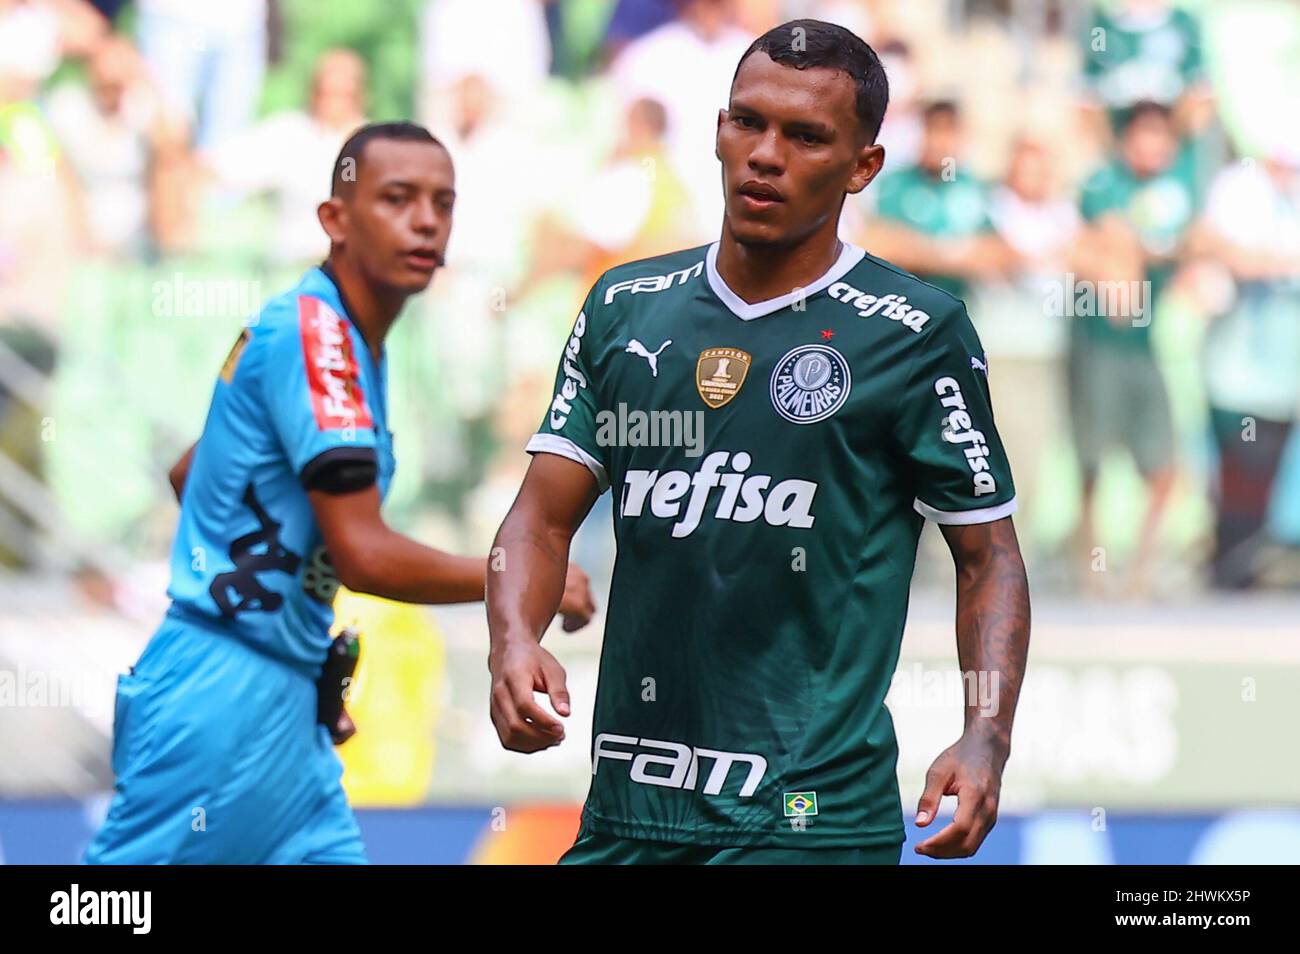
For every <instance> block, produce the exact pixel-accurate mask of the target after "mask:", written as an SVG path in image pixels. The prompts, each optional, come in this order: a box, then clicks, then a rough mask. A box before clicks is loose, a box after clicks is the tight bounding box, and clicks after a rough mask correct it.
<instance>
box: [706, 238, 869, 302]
mask: <svg viewBox="0 0 1300 954" xmlns="http://www.w3.org/2000/svg"><path fill="white" fill-rule="evenodd" d="M866 254H867V253H866V251H864V250H863V249H861V248H858V246H856V245H853V244H851V243H849V242H845V243H844V248H842V249H841V250H840V257H839V258H837V259H836V260H835V264H834V265H832V266H831V267H830V269H829V270H828V271H827V272H826V274H824V275H822V277H821V278H819V279H817V280H816V281H815V282H813V283H812V284H810V285H807V286H806V287H804V288H802V289H797V290H795V291H792V292H790V293H789V294H788V295H782V296H781V297H780V298H769V299H768V300H767V301H756V302H754V303H753V304H752V305H751V304H749V302H747V301H745V300H744V299H743V298H741V297H740V296H739V295H737V294H736V293H735V292H733V291H732V290H731V289H730V288H728V287H727V283H726V282H724V281H723V280H722V276H721V275H719V274H718V243H717V242H714V243H713V244H712V245H710V246H709V253H708V255H706V256H705V259H704V273H705V275H707V276H708V279H709V287H710V288H711V289H713V294H715V295H717V296H718V299H719V300H720V301H721V302H722V303H723V304H724V305H726V306H727V307H728V308H729V309H730V310H731V312H732V314H734V315H735V316H736V317H737V318H740V319H741V320H743V321H750V320H751V319H754V318H762V317H763V316H764V315H770V314H772V312H774V311H780V310H781V309H782V308H786V307H788V306H790V305H793V304H794V303H795V302H796V301H798V300H799V299H801V298H807V297H809V296H810V295H812V294H814V293H816V292H819V291H821V290H822V289H823V288H826V287H828V286H829V285H831V284H832V283H834V282H837V281H839V280H840V279H841V278H843V277H844V276H845V275H847V274H848V273H849V270H850V269H851V268H853V266H855V265H857V264H858V262H860V261H862V258H863V256H864V255H866Z"/></svg>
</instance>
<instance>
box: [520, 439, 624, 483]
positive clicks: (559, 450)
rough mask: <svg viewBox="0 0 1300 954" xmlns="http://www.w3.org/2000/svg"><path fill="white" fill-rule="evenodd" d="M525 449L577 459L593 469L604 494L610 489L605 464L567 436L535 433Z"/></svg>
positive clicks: (532, 452) (590, 469)
mask: <svg viewBox="0 0 1300 954" xmlns="http://www.w3.org/2000/svg"><path fill="white" fill-rule="evenodd" d="M524 450H526V451H528V453H530V454H555V455H556V456H558V457H567V458H568V459H569V460H572V461H577V462H578V463H579V464H582V465H583V466H584V467H586V468H587V469H588V470H589V471H591V474H592V476H593V477H595V478H596V486H597V487H599V488H600V492H601V493H602V494H603V493H604V492H605V491H606V490H608V489H609V475H608V474H607V473H605V465H604V464H602V463H601V462H600V461H598V460H596V458H594V457H592V456H591V455H590V454H588V453H587V452H586V451H585V450H583V449H582V448H581V447H579V446H578V445H577V444H575V443H573V441H571V440H569V439H568V438H567V437H561V436H560V435H559V434H534V435H533V436H532V437H530V438H529V439H528V446H527V447H525V448H524Z"/></svg>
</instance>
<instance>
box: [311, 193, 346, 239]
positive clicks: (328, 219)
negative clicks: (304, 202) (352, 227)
mask: <svg viewBox="0 0 1300 954" xmlns="http://www.w3.org/2000/svg"><path fill="white" fill-rule="evenodd" d="M316 218H317V219H319V220H320V227H321V228H323V229H324V230H325V234H326V235H328V236H329V237H330V244H331V245H341V244H342V243H343V240H344V239H345V238H347V232H348V230H347V210H346V209H344V208H343V200H342V199H340V198H339V197H338V196H336V195H332V196H330V197H329V198H328V199H326V200H325V201H324V202H322V203H321V204H320V205H318V206H316Z"/></svg>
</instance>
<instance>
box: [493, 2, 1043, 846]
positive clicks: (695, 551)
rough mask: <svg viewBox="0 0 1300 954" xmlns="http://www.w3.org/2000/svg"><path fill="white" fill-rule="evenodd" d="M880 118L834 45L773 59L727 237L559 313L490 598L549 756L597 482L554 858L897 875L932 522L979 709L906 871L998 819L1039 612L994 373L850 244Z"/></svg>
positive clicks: (748, 69)
mask: <svg viewBox="0 0 1300 954" xmlns="http://www.w3.org/2000/svg"><path fill="white" fill-rule="evenodd" d="M887 99H888V89H887V84H886V79H885V75H884V71H883V70H882V69H881V66H880V61H879V60H878V59H877V57H876V55H875V53H874V52H873V51H872V50H871V48H870V47H869V46H867V44H865V43H864V42H863V41H862V40H860V39H859V38H857V37H856V36H854V35H853V34H852V33H849V32H848V31H846V30H844V29H842V28H840V27H837V26H832V25H829V24H826V23H821V22H819V21H815V20H797V21H793V22H791V23H787V24H784V25H783V26H780V27H777V28H775V29H773V30H771V31H769V32H768V33H767V34H765V35H763V36H762V37H760V38H759V39H758V40H756V41H755V42H754V44H753V45H752V46H751V47H750V49H749V51H748V52H747V53H746V54H745V56H744V57H743V58H742V59H741V62H740V65H739V67H738V70H737V72H736V76H735V79H734V81H733V84H732V88H731V98H730V102H729V105H728V107H727V108H726V109H725V110H722V111H721V112H720V113H719V116H718V131H717V154H718V157H719V159H720V160H721V162H722V168H723V188H724V191H725V201H726V207H725V214H724V218H723V223H722V235H721V238H720V240H719V241H718V242H717V243H715V244H713V245H711V246H707V247H702V248H695V249H688V250H686V251H681V252H675V253H672V254H669V255H663V256H659V257H656V258H651V259H646V260H644V261H639V262H633V263H631V264H627V265H622V266H619V267H617V268H614V269H611V270H610V271H608V272H606V273H605V274H604V275H603V276H602V277H601V278H600V279H599V280H598V281H597V282H596V284H595V286H594V287H593V288H592V289H591V291H590V293H589V294H588V296H587V299H586V301H585V302H584V303H583V306H582V309H581V311H580V312H579V314H578V317H577V320H576V321H575V323H574V326H573V332H572V334H571V335H570V336H569V338H568V341H567V343H566V345H565V348H564V353H563V355H562V357H561V359H560V367H559V371H558V373H557V376H556V386H555V394H554V398H553V400H552V402H551V404H550V405H549V407H548V408H547V411H546V414H545V418H544V419H543V422H542V426H541V429H540V431H539V433H538V434H536V435H535V436H534V437H533V438H532V439H531V441H530V442H529V445H528V450H529V451H530V452H531V453H532V454H533V455H534V456H533V460H532V463H531V465H530V467H529V470H528V474H527V476H526V478H525V480H524V483H523V486H522V488H521V489H520V491H519V496H518V498H517V499H516V501H515V503H514V506H513V507H512V508H511V511H510V513H509V515H508V516H507V517H506V519H505V522H504V523H503V524H502V526H501V529H500V531H499V533H498V535H497V540H496V546H499V547H501V548H503V552H504V553H505V554H506V555H507V559H506V560H504V561H501V569H500V570H498V571H497V572H490V573H489V574H488V576H489V581H488V588H487V592H488V620H489V625H490V629H491V652H490V656H489V666H490V669H491V672H492V693H491V714H492V719H493V722H494V724H495V726H496V729H497V732H498V734H499V736H500V738H501V742H502V744H503V745H504V746H505V747H506V748H508V749H512V750H515V751H519V752H534V751H538V750H541V749H545V748H548V747H550V746H553V745H556V744H558V743H559V742H561V741H562V740H563V739H564V728H563V719H564V718H565V717H567V716H568V715H569V714H570V711H571V707H570V701H569V695H568V691H567V689H566V686H565V675H564V670H563V669H562V667H561V666H560V664H559V663H558V662H557V661H556V659H555V658H554V657H553V656H552V655H551V654H550V653H549V652H547V651H546V650H545V649H543V648H542V646H541V645H540V639H541V636H542V633H543V631H544V630H545V628H546V626H547V624H548V622H549V620H550V619H551V617H552V616H553V614H554V611H555V606H556V603H557V602H558V600H559V599H560V594H561V592H562V590H563V583H564V572H565V566H566V564H567V560H568V548H569V542H570V538H571V537H572V534H573V533H574V531H575V529H576V528H577V527H578V525H579V524H580V523H581V522H582V520H583V518H584V517H585V516H586V514H587V512H588V510H589V508H590V507H591V506H592V504H593V502H594V501H595V499H596V497H597V495H598V494H600V493H602V492H604V491H605V490H607V489H609V490H611V491H612V493H613V494H614V532H615V537H616V542H617V559H616V562H615V567H614V575H613V580H612V583H611V589H610V596H609V609H608V617H607V625H606V631H605V640H604V646H603V650H602V654H601V665H600V676H599V685H598V690H597V695H596V701H595V714H594V728H593V732H594V739H593V743H592V783H591V790H590V793H589V795H588V798H587V802H586V805H585V808H584V811H583V818H582V827H581V830H580V832H579V836H578V840H577V842H576V844H575V845H574V846H573V848H572V849H570V851H569V852H568V853H567V854H566V855H565V857H564V859H562V860H564V861H566V862H651V863H653V862H670V863H676V862H701V863H728V862H740V863H754V862H759V863H765V862H800V863H816V862H832V863H837V862H883V863H897V861H898V859H899V853H900V850H901V845H902V842H903V840H904V830H903V819H902V806H901V803H900V799H899V792H898V784H897V778H896V775H895V770H896V763H897V756H898V750H897V744H896V741H895V737H894V730H893V723H892V720H891V718H890V715H889V711H888V709H887V708H886V706H885V695H886V693H887V692H888V690H889V687H890V681H891V677H892V674H893V672H894V669H895V666H896V664H897V660H898V653H899V644H900V641H901V639H902V635H903V625H904V621H905V618H906V613H907V602H908V588H909V583H910V581H911V576H912V568H913V564H914V562H915V559H916V547H917V539H918V537H919V535H920V532H921V528H922V526H923V524H924V522H925V520H927V519H929V520H932V521H934V522H936V523H938V524H940V526H941V528H942V530H943V533H944V536H945V538H946V539H947V542H948V545H949V547H950V549H951V551H952V554H953V558H954V560H955V562H956V564H957V581H958V582H957V624H956V631H957V648H958V655H959V658H960V663H961V668H962V670H963V671H964V672H968V673H981V674H984V676H985V678H986V679H988V681H989V684H991V685H995V686H996V690H995V692H994V693H993V699H992V704H991V705H987V706H984V707H980V706H978V705H977V704H976V703H975V700H970V702H969V704H968V705H967V707H966V710H965V728H964V731H963V732H962V734H961V736H960V738H959V739H958V740H957V741H956V742H955V743H954V744H953V745H951V746H950V747H949V748H948V749H946V750H945V751H944V752H943V753H941V754H940V755H939V757H938V758H937V759H936V761H935V762H934V764H933V766H932V767H931V769H930V771H929V773H928V775H927V777H926V784H925V790H924V793H923V795H922V797H921V800H920V804H919V806H918V809H917V816H916V818H917V824H918V825H922V826H924V825H928V824H930V823H931V822H932V821H933V819H934V817H935V814H936V810H937V809H938V807H939V802H940V799H941V797H942V796H943V795H956V796H957V798H958V803H957V808H956V813H955V815H954V816H953V818H952V821H951V823H950V824H948V825H946V826H945V827H943V828H942V830H940V831H938V833H937V834H934V835H932V836H930V837H929V838H927V839H926V840H925V841H923V842H922V843H921V844H920V845H918V846H917V849H916V850H917V851H918V852H920V853H921V854H924V855H930V856H932V857H963V856H967V855H970V854H972V853H974V852H975V850H976V849H977V848H978V847H979V845H980V843H981V842H982V841H983V839H984V837H985V835H987V834H988V832H989V830H990V829H991V828H992V826H993V824H994V821H995V820H996V817H997V806H998V796H999V790H1000V786H1001V778H1002V769H1003V765H1004V764H1005V762H1006V760H1007V756H1008V753H1009V746H1010V737H1011V724H1012V715H1013V712H1014V709H1015V705H1016V699H1017V696H1018V694H1019V690H1020V684H1021V679H1022V677H1023V674H1024V667H1025V658H1026V653H1027V649H1028V640H1029V597H1028V587H1027V583H1026V579H1025V571H1024V565H1023V563H1022V561H1021V558H1020V552H1019V547H1018V545H1017V542H1016V536H1015V532H1014V530H1013V528H1012V525H1011V519H1010V515H1011V513H1012V512H1013V511H1014V509H1015V490H1014V487H1013V485H1012V479H1011V473H1010V470H1009V467H1008V464H1007V460H1006V456H1005V454H1004V452H1003V448H1002V444H1001V442H1000V441H999V439H998V436H997V431H996V430H995V428H994V426H993V418H992V413H991V409H990V406H989V398H988V385H987V380H986V377H985V376H986V374H987V368H986V367H985V362H984V353H983V351H982V349H981V347H980V344H979V341H978V339H977V338H976V336H975V332H974V330H973V328H972V326H971V322H970V319H969V318H968V316H967V314H966V310H965V307H964V306H963V305H962V303H961V301H960V300H958V299H956V298H954V297H952V296H951V295H949V294H947V293H946V292H943V291H941V290H940V289H938V288H936V287H934V286H931V285H927V284H926V283H924V282H922V281H921V280H919V279H917V278H916V277H914V276H912V275H909V274H907V273H906V272H903V271H900V270H899V269H897V268H895V267H893V266H892V265H890V264H889V263H887V262H885V261H882V260H880V259H878V258H875V257H873V256H872V255H869V254H867V253H865V252H864V251H863V250H862V249H860V248H856V247H854V246H852V245H849V244H846V243H844V242H841V241H840V240H839V239H838V237H837V234H836V227H837V223H838V220H839V216H840V209H841V207H842V205H843V203H844V199H845V196H846V195H847V194H850V193H857V192H860V191H861V190H862V189H864V188H865V187H866V186H867V184H868V183H870V182H871V180H872V179H873V178H874V177H875V176H876V174H877V173H878V172H879V171H880V168H881V166H882V164H883V162H884V149H883V148H882V147H881V146H879V145H877V144H875V137H876V134H877V132H878V130H879V128H880V122H881V119H882V117H883V115H884V111H885V105H886V102H887ZM534 692H542V693H545V694H546V695H547V696H548V697H549V702H550V709H551V710H553V711H548V708H547V706H546V705H545V704H544V703H543V702H538V701H535V699H534Z"/></svg>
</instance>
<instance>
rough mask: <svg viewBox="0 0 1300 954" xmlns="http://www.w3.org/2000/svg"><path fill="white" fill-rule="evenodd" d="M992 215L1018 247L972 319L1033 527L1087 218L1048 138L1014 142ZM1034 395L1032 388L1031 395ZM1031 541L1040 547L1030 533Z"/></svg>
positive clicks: (1058, 425) (1055, 422)
mask: <svg viewBox="0 0 1300 954" xmlns="http://www.w3.org/2000/svg"><path fill="white" fill-rule="evenodd" d="M989 219H990V221H991V223H992V226H993V230H994V232H995V233H996V234H997V235H998V236H999V237H1000V238H1001V239H1002V241H1003V242H1005V243H1006V245H1007V246H1008V248H1009V249H1010V250H1011V251H1012V253H1014V255H1015V261H1016V264H1015V267H1014V268H1013V269H1012V270H1011V272H1010V274H1009V275H1008V277H1007V280H1006V281H999V282H987V283H982V284H981V285H980V286H979V287H978V288H977V289H976V290H975V295H976V299H977V304H975V305H973V306H972V308H971V317H972V319H973V320H974V322H975V326H976V328H977V329H978V331H979V335H980V342H981V343H982V344H983V345H984V348H985V351H986V353H987V355H988V366H989V391H990V393H991V394H992V397H993V406H994V407H995V408H997V414H998V432H999V433H1000V434H1001V435H1002V440H1003V443H1004V444H1005V445H1006V448H1007V454H1008V455H1009V457H1010V459H1011V462H1012V467H1013V468H1014V472H1015V478H1016V498H1017V500H1018V501H1019V503H1020V512H1021V514H1023V516H1022V518H1021V519H1022V521H1023V523H1024V524H1025V525H1026V531H1025V535H1026V536H1029V535H1030V533H1029V530H1030V527H1031V526H1032V522H1033V519H1034V517H1035V515H1036V514H1037V508H1038V506H1039V501H1040V489H1041V488H1040V485H1041V478H1042V475H1043V471H1044V468H1045V467H1046V466H1047V462H1048V457H1049V456H1050V455H1052V454H1055V453H1057V452H1059V448H1058V447H1057V446H1055V445H1056V438H1057V435H1058V434H1061V433H1062V432H1063V431H1064V422H1063V420H1062V417H1063V415H1062V409H1061V398H1060V395H1059V391H1060V381H1061V377H1062V371H1063V367H1062V365H1063V358H1064V354H1065V329H1064V327H1063V325H1062V323H1061V314H1060V312H1061V309H1059V308H1056V307H1053V305H1054V304H1055V300H1056V299H1057V298H1058V297H1059V295H1057V294H1055V293H1056V292H1057V291H1058V290H1059V288H1060V286H1061V283H1062V282H1063V281H1064V280H1065V276H1066V274H1067V273H1068V272H1069V271H1070V270H1071V269H1072V268H1073V267H1075V257H1076V254H1077V245H1078V238H1079V234H1080V231H1081V229H1082V224H1083V223H1082V219H1081V218H1080V216H1079V212H1078V209H1077V208H1076V207H1075V205H1074V203H1073V202H1071V201H1070V200H1069V199H1068V198H1066V197H1065V196H1064V195H1063V194H1062V190H1061V183H1060V182H1059V181H1057V179H1056V177H1055V176H1054V174H1053V171H1052V156H1051V153H1050V151H1049V149H1048V146H1047V145H1046V144H1045V143H1043V142H1041V141H1039V140H1037V139H1034V138H1031V137H1028V136H1024V137H1022V138H1020V139H1018V140H1017V141H1016V143H1015V144H1014V145H1013V146H1012V149H1011V158H1010V161H1009V163H1008V166H1007V174H1006V179H1005V181H1004V182H1003V183H1002V184H1001V185H999V186H998V187H997V188H996V189H995V190H994V191H993V194H992V197H991V199H990V202H989ZM1026 395H1034V396H1035V397H1034V398H1033V399H1032V400H1026ZM1026 545H1032V540H1030V541H1028V542H1027V543H1026Z"/></svg>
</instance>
